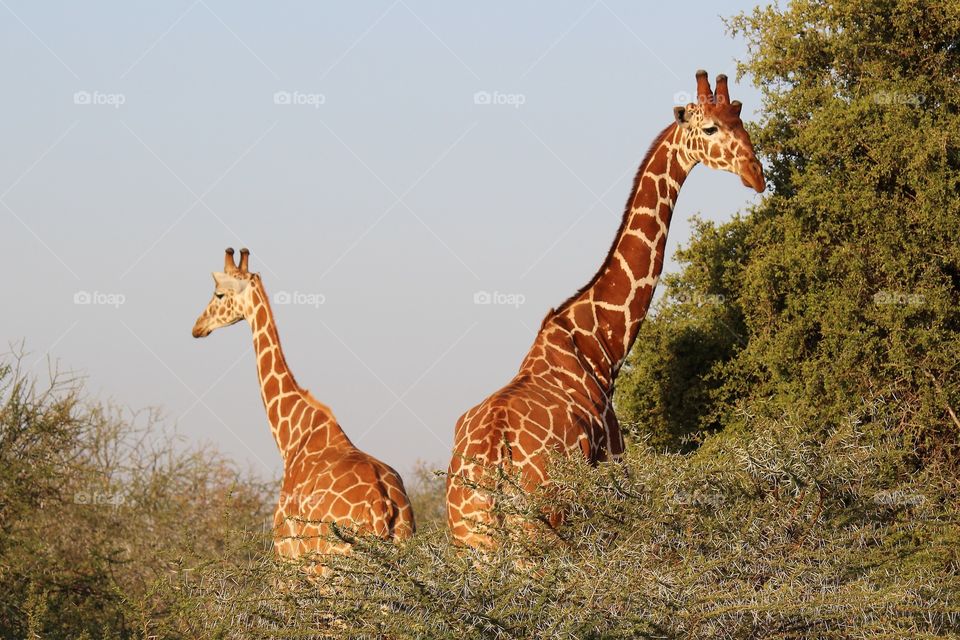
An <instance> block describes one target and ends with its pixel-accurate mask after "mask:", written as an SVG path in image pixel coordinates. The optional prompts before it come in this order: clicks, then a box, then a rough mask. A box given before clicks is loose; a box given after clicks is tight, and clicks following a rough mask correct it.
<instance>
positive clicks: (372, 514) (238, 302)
mask: <svg viewBox="0 0 960 640" xmlns="http://www.w3.org/2000/svg"><path fill="white" fill-rule="evenodd" d="M249 259H250V252H249V251H248V250H247V249H241V250H240V266H239V267H238V266H236V265H235V264H234V262H233V249H227V251H226V255H225V256H224V269H223V272H222V273H214V274H213V280H214V282H215V283H216V288H215V289H214V294H213V299H211V300H210V304H208V305H207V308H206V309H204V311H203V313H201V314H200V317H199V318H197V322H196V324H195V325H194V327H193V337H194V338H203V337H206V336H208V335H210V333H211V332H212V331H214V330H215V329H219V328H220V327H226V326H229V325H231V324H234V323H236V322H240V321H241V320H246V321H247V322H248V323H249V324H250V328H251V329H252V330H253V346H254V349H255V351H256V357H257V374H258V375H259V378H260V395H261V398H262V399H263V406H264V407H265V408H266V410H267V418H268V420H269V422H270V429H271V431H272V432H273V438H274V440H276V442H277V447H279V449H280V455H281V456H282V458H283V484H282V488H281V491H280V499H279V501H278V503H277V508H276V511H275V513H274V535H275V538H274V547H275V549H276V552H277V554H278V555H280V556H281V557H285V558H290V559H294V558H297V557H300V556H302V555H305V554H309V553H317V554H327V553H346V552H348V551H349V544H346V543H341V542H339V541H334V540H333V536H332V533H333V532H332V531H331V529H330V526H329V525H330V523H337V524H339V525H341V526H345V527H349V528H351V529H353V530H356V531H360V532H363V533H368V534H373V535H376V536H379V537H381V538H385V539H390V538H395V539H405V538H409V537H410V536H411V535H413V532H414V529H415V525H414V520H413V510H412V509H411V508H410V501H409V500H408V499H407V494H406V491H405V490H404V488H403V480H401V478H400V475H399V474H398V473H397V472H396V471H394V470H393V469H391V468H390V467H389V466H387V465H386V464H384V463H383V462H380V461H379V460H377V459H376V458H374V457H373V456H370V455H368V454H366V453H364V452H363V451H360V450H359V449H357V448H356V447H355V446H354V445H353V443H352V442H350V439H349V438H348V437H347V435H346V434H345V433H344V432H343V429H341V428H340V425H339V424H338V423H337V419H336V418H335V417H334V415H333V412H332V411H331V410H330V408H329V407H327V406H326V405H324V404H321V403H320V402H318V401H317V400H316V399H314V397H313V395H311V394H310V392H309V391H307V390H305V389H303V388H301V387H300V385H298V384H297V381H296V380H294V378H293V374H292V373H290V369H289V368H288V367H287V361H286V359H285V358H284V357H283V349H282V348H281V347H280V336H279V335H278V333H277V326H276V323H275V322H274V318H273V312H272V310H271V309H270V303H269V300H268V296H267V292H266V290H265V289H264V288H263V282H262V281H261V280H260V275H259V274H257V273H250V271H249V269H248V264H249Z"/></svg>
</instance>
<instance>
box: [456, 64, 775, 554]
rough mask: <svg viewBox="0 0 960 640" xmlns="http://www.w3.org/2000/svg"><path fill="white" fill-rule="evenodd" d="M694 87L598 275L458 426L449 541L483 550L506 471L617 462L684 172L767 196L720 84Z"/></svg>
mask: <svg viewBox="0 0 960 640" xmlns="http://www.w3.org/2000/svg"><path fill="white" fill-rule="evenodd" d="M696 80H697V101H696V102H695V103H694V102H692V103H690V104H687V105H686V106H680V107H676V108H675V109H674V121H673V122H672V123H671V124H670V125H669V126H668V127H667V128H666V129H664V130H663V131H662V132H661V133H660V134H659V135H658V136H657V137H656V139H655V140H654V142H653V144H652V145H651V147H650V150H649V151H648V152H647V155H646V157H645V158H644V159H643V161H642V162H641V163H640V168H639V170H638V172H637V175H636V178H635V179H634V183H633V189H632V191H631V194H630V198H629V199H628V201H627V205H626V208H625V211H624V214H623V220H622V222H621V225H620V229H619V231H618V232H617V237H616V239H615V240H614V243H613V245H612V246H611V248H610V251H609V253H608V254H607V257H606V259H605V260H604V262H603V264H602V265H601V267H600V270H599V271H598V272H597V273H596V275H595V276H594V277H593V278H592V279H591V280H590V282H589V283H587V285H586V286H584V287H583V288H582V289H581V290H580V291H578V292H577V293H576V294H574V295H573V296H572V297H571V298H570V299H568V300H567V301H566V302H564V303H563V304H562V305H560V306H559V307H558V308H556V309H552V310H551V311H550V312H549V313H548V314H547V316H546V318H544V321H543V323H542V325H541V328H540V331H539V333H538V334H537V337H536V339H535V340H534V343H533V346H532V347H531V348H530V351H529V352H528V353H527V355H526V357H525V358H524V360H523V362H522V364H521V365H520V370H519V372H518V373H517V375H516V376H515V377H514V378H513V380H511V381H510V382H509V383H508V384H507V385H506V386H504V387H502V388H501V389H500V390H498V391H496V392H494V393H493V394H492V395H491V396H489V397H488V398H487V399H486V400H484V401H483V402H482V403H480V404H479V405H477V406H475V407H474V408H472V409H470V410H469V411H467V412H466V413H465V414H464V415H463V416H461V418H460V420H459V421H458V422H457V426H456V431H455V434H454V449H453V457H452V459H451V461H450V467H449V472H448V475H447V519H448V524H449V526H450V528H451V532H452V534H453V536H454V538H455V539H456V540H458V541H459V542H461V543H463V544H467V545H471V546H481V545H486V544H490V542H491V539H490V537H489V536H488V535H487V533H486V530H487V529H488V528H489V527H490V526H491V525H492V524H495V523H494V521H493V520H494V515H493V513H494V504H493V499H492V497H491V493H490V492H489V491H486V490H484V489H482V488H481V487H485V486H489V485H485V484H484V483H485V482H487V481H489V479H490V478H491V477H492V476H496V475H497V474H491V472H492V471H497V472H501V473H502V472H503V471H504V470H509V472H510V473H511V474H514V475H516V476H517V477H518V478H519V479H520V484H521V486H523V487H524V488H525V489H528V490H529V489H534V488H536V487H539V486H543V485H548V484H549V481H550V479H549V477H548V472H547V464H548V459H549V455H550V453H551V452H563V453H577V452H580V454H582V455H584V456H586V457H587V459H588V460H589V461H590V462H593V463H597V462H601V461H605V460H611V459H616V458H618V457H619V456H620V455H621V454H622V453H623V448H624V442H623V435H622V434H621V431H620V425H619V424H618V422H617V417H616V415H615V413H614V410H613V391H614V382H615V380H616V377H617V374H618V372H619V371H620V368H621V366H622V365H623V362H624V360H625V359H626V357H627V354H628V353H629V351H630V348H631V347H632V346H633V343H634V341H635V339H636V337H637V333H638V331H639V329H640V324H641V322H642V321H643V319H644V317H646V314H647V311H648V309H649V307H650V301H651V299H652V298H653V292H654V288H655V287H656V285H657V281H658V280H659V277H660V273H661V271H662V269H663V258H664V247H665V245H666V241H667V231H668V229H669V226H670V219H671V216H672V214H673V207H674V204H675V203H676V199H677V195H678V194H679V192H680V188H681V186H682V185H683V183H684V180H686V178H687V175H688V174H689V173H690V171H691V170H692V169H693V167H694V166H696V165H697V164H699V163H702V164H704V165H705V166H707V167H710V168H712V169H720V170H724V171H729V172H732V173H735V174H737V175H739V176H740V179H741V181H742V182H743V184H744V185H745V186H747V187H750V188H752V189H754V190H756V191H757V192H758V193H760V192H762V191H763V190H764V189H765V188H766V183H765V181H764V177H763V169H762V167H761V165H760V162H759V161H758V160H757V158H756V155H755V154H754V150H753V144H752V143H751V141H750V136H749V135H748V134H747V132H746V130H745V129H744V127H743V122H742V121H741V120H740V111H741V104H740V103H739V102H738V101H732V102H731V100H730V95H729V92H728V87H727V77H726V76H724V75H719V76H717V78H716V92H714V91H713V90H712V89H711V88H710V83H709V79H708V77H707V72H706V71H698V72H697V74H696ZM553 521H554V522H555V521H556V520H555V519H553Z"/></svg>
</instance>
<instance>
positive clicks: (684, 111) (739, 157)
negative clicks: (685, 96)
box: [673, 70, 766, 193]
mask: <svg viewBox="0 0 960 640" xmlns="http://www.w3.org/2000/svg"><path fill="white" fill-rule="evenodd" d="M742 106H743V105H741V104H740V101H739V100H734V101H733V102H731V101H730V93H729V91H728V89H727V76H725V75H719V76H717V82H716V93H714V92H713V91H712V90H711V89H710V81H709V80H708V79H707V72H706V71H703V70H700V71H697V102H696V103H693V102H691V103H690V104H688V105H687V106H685V107H675V108H674V110H673V113H674V117H675V118H676V121H677V126H678V127H679V128H680V131H681V144H682V145H683V147H684V149H685V151H686V154H687V156H688V157H689V158H690V159H691V160H692V161H693V164H696V163H697V162H702V163H703V164H705V165H706V166H708V167H710V168H711V169H722V170H724V171H729V172H731V173H735V174H737V175H738V176H740V180H742V181H743V184H744V186H747V187H750V188H752V189H756V191H757V193H760V192H762V191H763V190H764V189H765V188H766V182H765V181H764V179H763V167H762V166H760V161H759V160H757V157H756V155H754V152H753V143H751V142H750V136H749V135H748V134H747V132H746V130H745V129H744V128H743V121H741V120H740V109H741V108H742Z"/></svg>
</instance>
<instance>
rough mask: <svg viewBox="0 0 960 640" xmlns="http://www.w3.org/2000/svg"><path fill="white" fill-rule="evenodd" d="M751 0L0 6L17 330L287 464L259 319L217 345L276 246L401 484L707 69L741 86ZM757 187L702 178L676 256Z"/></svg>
mask: <svg viewBox="0 0 960 640" xmlns="http://www.w3.org/2000/svg"><path fill="white" fill-rule="evenodd" d="M749 6H750V5H748V4H747V3H744V2H714V3H704V4H703V5H699V4H696V3H694V4H691V3H680V2H629V1H626V0H596V1H594V2H589V1H586V2H567V1H558V0H551V1H549V2H548V1H547V0H541V1H540V2H529V1H518V0H508V1H491V2H469V3H468V2H422V1H419V0H385V1H377V2H347V1H341V2H269V3H267V2H265V3H239V2H230V1H228V0H166V1H164V2H157V1H147V2H137V3H132V2H126V1H120V0H113V1H104V2H96V3H87V2H84V3H78V2H65V1H51V2H35V1H33V0H0V51H2V55H0V73H2V77H3V79H4V85H5V87H6V90H5V91H4V97H3V106H2V112H3V116H4V117H3V118H2V119H0V138H2V149H3V152H2V153H0V264H2V266H3V273H4V274H5V275H6V282H5V284H4V289H5V292H6V296H5V304H4V312H3V313H2V314H0V337H3V338H4V339H5V340H6V341H8V342H10V343H17V342H19V341H20V340H26V348H27V350H28V351H29V356H28V360H27V364H29V365H34V366H35V370H36V372H37V373H40V374H43V373H44V372H45V371H46V363H47V359H50V360H52V361H54V362H59V363H60V365H61V367H63V368H66V369H73V370H79V371H82V372H83V373H84V374H85V375H86V376H87V381H88V388H89V390H90V391H91V392H92V393H94V394H96V395H98V396H99V397H101V398H103V399H105V400H113V401H115V402H117V403H119V404H121V405H124V406H127V407H131V408H135V409H136V408H143V407H159V408H160V409H161V410H162V412H163V416H164V422H165V424H167V425H170V426H171V427H173V426H175V427H176V429H177V430H178V431H179V432H180V433H182V434H184V436H185V437H186V438H188V439H189V440H197V441H204V442H210V443H214V444H215V445H216V446H217V447H219V448H220V449H221V450H223V451H224V452H226V453H227V454H228V455H230V456H233V457H235V458H236V459H237V460H239V461H241V463H243V464H244V465H247V464H249V465H250V466H252V467H253V468H255V469H257V470H260V471H262V472H263V473H264V474H266V475H267V476H274V475H276V474H277V473H278V472H279V469H280V458H279V454H278V453H277V451H276V447H275V445H274V444H273V440H272V438H271V436H270V433H269V429H268V426H267V422H266V416H265V414H264V411H263V407H262V404H261V402H260V396H259V387H258V385H257V379H256V371H255V365H254V357H253V354H252V351H251V338H250V331H249V329H248V327H247V325H245V324H239V325H235V326H233V327H229V328H226V329H222V330H220V331H217V332H215V333H214V334H212V335H211V336H210V337H208V338H206V339H204V340H195V339H193V338H192V337H191V336H190V329H191V327H192V325H193V322H194V320H195V319H196V317H197V315H199V313H200V312H201V311H202V310H203V308H204V306H205V305H206V304H207V302H208V300H209V299H210V296H211V294H212V290H213V281H212V279H211V278H210V272H211V271H214V270H220V269H221V267H222V261H223V249H224V248H225V247H227V246H235V247H240V246H247V247H249V248H250V249H251V251H252V258H251V268H252V270H254V271H259V272H260V273H261V275H262V277H263V280H264V284H265V286H266V288H267V291H268V292H269V293H270V294H271V295H272V296H273V298H274V299H275V300H284V299H289V301H290V303H289V304H277V303H276V302H275V303H274V305H273V307H274V312H275V315H276V318H277V322H278V326H279V330H280V336H281V339H282V342H283V346H284V351H285V353H286V356H287V360H288V362H289V364H290V366H291V368H292V370H293V372H294V374H295V375H296V377H297V379H298V381H299V382H300V383H301V385H303V386H305V387H307V388H309V389H310V390H311V391H312V392H313V393H314V395H315V396H316V397H317V398H318V399H320V400H321V401H323V402H325V403H327V404H329V405H330V406H331V407H332V408H333V410H334V412H335V413H336V415H337V416H338V418H339V420H340V423H341V424H342V425H343V427H344V429H345V430H346V431H347V433H348V434H349V435H350V436H351V437H352V438H353V439H354V441H355V442H356V443H357V444H358V445H359V446H360V447H361V448H363V449H365V450H367V451H369V452H370V453H372V454H374V455H375V456H377V457H379V458H381V459H383V460H384V461H386V462H387V463H389V464H391V465H393V466H395V467H396V468H397V469H398V470H399V471H401V473H404V472H407V471H408V470H409V469H410V468H412V466H413V464H414V463H415V461H416V460H418V459H421V460H424V461H426V462H428V463H430V464H431V465H434V466H435V467H438V468H440V467H443V468H445V467H446V464H447V462H448V460H449V450H450V446H451V443H452V439H453V428H454V424H455V422H456V420H457V418H458V417H459V416H460V414H461V413H463V412H464V411H466V410H467V409H469V408H470V407H471V406H473V405H474V404H476V403H477V402H479V401H481V400H482V399H483V398H484V397H485V396H486V395H488V394H489V393H490V392H492V391H494V390H495V389H497V388H498V387H500V386H501V385H503V384H504V383H506V382H507V381H508V380H509V379H510V378H511V377H512V376H513V374H514V373H515V372H516V369H517V367H518V365H519V363H520V360H521V358H522V357H523V355H524V354H525V353H526V351H527V349H528V347H529V345H530V343H531V341H532V340H533V337H534V335H535V333H536V329H537V328H538V327H539V324H540V320H541V319H542V318H543V315H544V314H545V313H546V311H547V310H548V309H549V308H550V307H551V306H554V305H556V304H559V303H560V302H562V301H563V300H564V299H565V298H566V297H567V296H568V295H570V294H571V293H572V292H573V291H575V290H576V289H577V288H578V287H580V286H581V285H582V284H584V283H585V282H586V281H587V280H589V279H590V277H591V276H592V275H593V273H594V272H595V271H596V269H597V267H598V265H599V264H600V262H601V260H602V258H603V257H604V256H605V254H606V251H607V249H608V247H609V245H610V243H611V241H612V239H613V235H614V233H615V231H616V229H617V226H618V223H619V218H620V215H621V212H622V210H623V205H624V202H625V201H626V199H627V196H628V191H629V188H630V183H631V179H632V177H633V174H634V172H635V171H636V167H637V164H638V163H639V161H640V159H641V157H642V156H643V154H644V152H645V150H646V148H647V147H648V146H649V144H650V142H651V141H652V139H653V137H654V136H655V135H656V134H657V133H658V132H659V131H660V130H661V129H662V128H663V127H665V126H666V125H668V124H669V123H670V122H671V118H672V107H673V105H674V101H675V100H676V99H683V98H684V95H688V94H690V93H692V92H693V91H694V86H695V83H694V72H695V70H696V69H698V68H701V67H703V68H706V69H707V70H708V71H709V72H710V74H711V78H712V77H713V76H715V75H716V74H718V73H722V72H725V73H727V74H728V75H730V76H731V79H733V77H734V75H735V60H736V59H737V58H742V57H743V56H744V55H745V54H746V50H745V45H744V43H743V42H741V41H736V40H733V39H731V38H730V37H729V36H728V35H727V34H726V32H725V28H724V26H723V23H722V21H721V18H720V16H730V15H733V14H736V13H738V12H739V11H742V10H746V9H749ZM678 94H679V95H678ZM731 94H732V95H733V97H734V98H735V99H740V100H741V101H743V103H744V119H746V120H749V119H751V118H752V117H753V114H754V113H755V111H756V109H757V108H758V106H759V105H758V102H759V98H758V93H757V91H756V90H755V89H754V88H753V87H752V86H749V84H737V83H736V82H732V83H731ZM756 198H757V196H756V195H755V194H753V193H752V192H751V191H750V190H748V189H746V188H745V187H743V186H742V185H741V184H740V180H739V179H738V178H736V177H735V176H733V175H730V174H718V173H716V172H711V171H709V170H708V169H705V168H702V167H699V168H697V169H696V170H695V171H694V172H693V174H692V175H691V177H690V178H689V179H688V180H687V182H686V184H685V185H684V189H683V192H682V194H681V196H680V199H679V202H678V205H677V209H676V212H675V216H674V224H673V228H672V229H671V232H670V241H669V243H668V245H667V251H668V262H667V265H668V266H667V268H668V269H671V268H673V269H675V268H676V266H675V263H674V262H673V261H672V259H671V258H670V256H672V254H673V253H674V251H675V250H676V248H677V246H678V244H684V243H686V242H687V241H688V239H689V236H690V226H689V223H688V222H689V218H690V216H692V215H694V214H696V213H700V214H701V215H702V216H703V217H705V218H709V219H713V220H726V219H729V217H730V216H731V215H733V214H734V213H735V212H736V211H738V210H742V209H743V208H744V207H745V206H748V205H749V203H751V202H753V201H755V199H756ZM480 292H488V293H491V294H492V293H494V292H497V293H498V294H504V295H499V296H498V297H497V298H495V299H496V300H499V301H501V302H504V304H486V305H484V304H475V297H476V296H477V294H478V293H480ZM85 302H86V304H84V303H85Z"/></svg>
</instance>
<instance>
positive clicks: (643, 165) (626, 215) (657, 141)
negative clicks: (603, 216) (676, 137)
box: [541, 122, 677, 329]
mask: <svg viewBox="0 0 960 640" xmlns="http://www.w3.org/2000/svg"><path fill="white" fill-rule="evenodd" d="M676 126H677V125H676V123H675V122H672V123H670V125H669V126H668V127H667V128H665V129H664V130H663V131H661V132H660V133H659V134H658V135H657V137H656V138H654V140H653V142H652V143H650V148H649V149H647V153H646V155H644V156H643V160H641V161H640V168H639V169H637V175H635V176H634V177H633V187H632V188H631V189H630V195H629V196H628V197H627V204H626V206H625V207H624V210H623V219H622V220H621V221H620V227H619V229H617V233H616V235H615V236H614V237H613V242H612V243H611V244H610V249H609V250H608V251H607V256H606V257H605V258H604V259H603V262H602V263H600V268H599V269H598V270H597V272H596V273H595V274H593V277H592V278H590V282H588V283H587V284H585V285H583V286H582V287H580V289H579V290H577V292H576V293H574V294H573V295H572V296H570V297H569V298H567V299H566V300H564V301H563V304H561V305H560V306H559V307H556V308H555V309H551V310H550V312H549V313H547V315H546V317H544V319H543V323H542V324H541V329H542V328H543V325H545V324H546V323H547V321H548V320H550V318H552V317H553V316H555V315H557V314H559V313H561V312H563V311H565V310H566V309H567V308H568V307H569V306H570V305H571V304H573V301H574V300H576V299H577V298H579V297H580V296H581V295H583V294H584V292H585V291H587V290H588V289H589V288H590V287H592V286H593V285H595V284H596V283H597V280H598V279H599V278H600V276H601V275H603V268H604V265H606V264H607V263H608V262H609V261H610V258H611V256H613V252H614V251H616V249H617V240H618V239H619V238H620V236H621V235H623V231H624V229H625V228H626V226H627V224H628V223H629V221H630V211H631V210H632V209H633V200H634V198H635V197H636V195H637V189H639V188H640V178H642V177H643V172H644V171H646V169H647V165H649V164H650V161H651V160H652V159H653V154H654V153H656V151H657V149H658V148H659V147H660V145H661V144H662V143H663V141H664V140H666V139H667V136H669V135H670V134H671V133H673V131H674V129H675V128H676Z"/></svg>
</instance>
